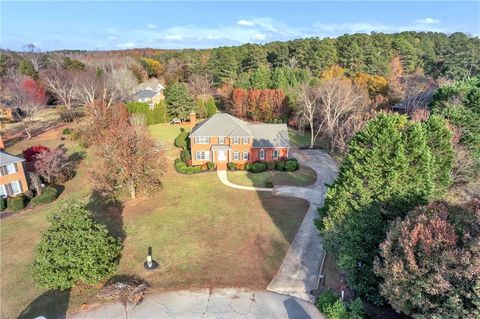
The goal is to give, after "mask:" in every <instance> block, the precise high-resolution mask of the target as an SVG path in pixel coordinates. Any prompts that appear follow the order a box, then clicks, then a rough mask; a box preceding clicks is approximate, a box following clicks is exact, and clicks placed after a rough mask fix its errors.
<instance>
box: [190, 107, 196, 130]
mask: <svg viewBox="0 0 480 319" xmlns="http://www.w3.org/2000/svg"><path fill="white" fill-rule="evenodd" d="M196 124H197V115H196V114H195V112H193V111H192V112H190V126H191V127H194V126H195V125H196Z"/></svg>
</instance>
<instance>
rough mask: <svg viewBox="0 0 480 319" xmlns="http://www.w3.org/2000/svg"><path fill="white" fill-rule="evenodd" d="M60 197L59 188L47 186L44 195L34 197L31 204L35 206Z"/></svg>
mask: <svg viewBox="0 0 480 319" xmlns="http://www.w3.org/2000/svg"><path fill="white" fill-rule="evenodd" d="M57 197H58V190H57V189H56V188H55V187H51V186H50V187H47V188H45V190H44V191H43V193H42V195H40V196H37V197H34V198H32V200H31V201H30V206H32V207H35V206H38V205H44V204H48V203H51V202H53V201H54V200H56V199H57Z"/></svg>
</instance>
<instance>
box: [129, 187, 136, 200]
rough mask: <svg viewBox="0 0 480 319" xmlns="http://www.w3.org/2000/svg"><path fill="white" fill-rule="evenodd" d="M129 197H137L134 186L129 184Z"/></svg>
mask: <svg viewBox="0 0 480 319" xmlns="http://www.w3.org/2000/svg"><path fill="white" fill-rule="evenodd" d="M130 197H131V198H132V199H135V198H137V194H136V191H135V186H130Z"/></svg>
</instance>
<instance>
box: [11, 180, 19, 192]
mask: <svg viewBox="0 0 480 319" xmlns="http://www.w3.org/2000/svg"><path fill="white" fill-rule="evenodd" d="M14 183H17V188H18V190H19V191H18V192H16V193H13V195H18V194H21V193H22V185H20V181H13V182H11V183H10V184H14ZM12 191H13V187H12Z"/></svg>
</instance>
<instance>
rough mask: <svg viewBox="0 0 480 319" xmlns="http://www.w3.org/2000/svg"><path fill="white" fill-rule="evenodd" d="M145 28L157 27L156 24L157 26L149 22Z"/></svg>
mask: <svg viewBox="0 0 480 319" xmlns="http://www.w3.org/2000/svg"><path fill="white" fill-rule="evenodd" d="M147 28H149V29H158V26H157V25H156V24H153V23H149V24H147Z"/></svg>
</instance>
